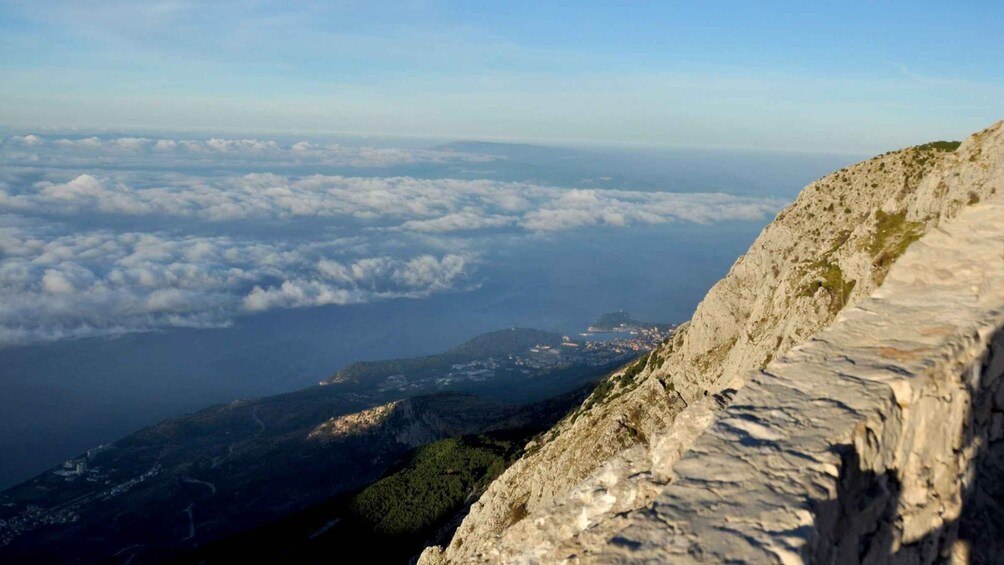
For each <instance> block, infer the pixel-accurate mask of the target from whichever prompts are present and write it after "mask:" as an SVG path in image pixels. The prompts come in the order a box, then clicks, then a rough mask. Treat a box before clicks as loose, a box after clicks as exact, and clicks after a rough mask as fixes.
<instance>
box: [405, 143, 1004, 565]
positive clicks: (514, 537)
mask: <svg viewBox="0 0 1004 565" xmlns="http://www.w3.org/2000/svg"><path fill="white" fill-rule="evenodd" d="M1002 189H1004V125H1002V123H997V124H995V125H993V126H991V127H990V128H988V129H986V130H984V131H982V132H979V133H977V134H975V135H973V136H972V137H970V138H969V139H967V140H966V141H965V142H963V143H962V145H961V146H960V147H958V148H957V149H955V150H952V148H950V147H948V148H945V147H941V146H919V147H914V148H908V149H904V150H901V151H895V152H890V153H887V154H884V155H881V156H878V157H875V158H873V159H870V160H868V161H864V162H862V163H859V164H857V165H854V166H851V167H848V168H846V169H842V170H840V171H837V172H835V173H833V174H831V175H829V176H827V177H824V178H822V179H820V180H818V181H816V182H814V183H812V184H810V185H809V186H807V187H806V188H805V189H804V190H803V191H802V193H801V194H800V195H799V197H798V198H797V199H796V200H795V202H794V203H792V204H791V205H790V206H788V207H787V208H786V209H785V210H783V211H782V212H781V213H780V214H778V216H777V218H776V219H775V220H774V222H772V223H771V224H770V225H769V226H767V227H766V228H765V229H764V231H763V232H762V233H761V234H760V236H759V237H758V238H757V240H756V241H755V242H754V243H753V245H752V246H751V247H750V249H749V251H748V252H747V253H746V255H744V256H743V257H741V258H740V259H739V260H737V261H736V263H735V264H734V265H733V267H732V269H731V270H730V272H729V274H728V275H727V276H726V277H725V278H724V279H722V280H721V281H719V282H718V283H717V284H716V285H715V286H714V287H713V288H712V289H711V290H710V291H709V292H708V294H707V296H706V297H705V298H704V300H703V301H702V302H701V304H700V305H699V306H698V308H697V310H696V311H695V313H694V315H693V317H692V319H691V321H690V323H688V324H685V325H684V326H681V328H680V330H679V331H678V332H677V334H676V336H675V337H674V339H673V340H672V341H671V342H670V343H667V344H665V345H664V346H662V347H660V348H659V349H658V350H656V351H655V352H653V354H652V355H651V356H650V357H648V358H647V359H646V360H645V361H644V363H645V364H644V366H643V368H641V370H640V371H638V367H635V368H634V369H631V370H625V371H621V372H619V373H618V374H615V375H613V376H612V377H611V378H610V381H609V383H608V385H607V386H603V387H599V388H598V390H597V392H596V393H594V395H593V396H592V397H590V398H589V399H587V400H586V401H585V403H584V404H583V406H582V407H581V408H580V409H579V410H578V411H576V412H575V413H573V414H572V415H570V416H569V417H567V418H565V419H564V420H563V421H562V422H560V423H559V424H558V425H557V426H555V428H554V429H553V430H551V432H549V433H548V434H545V436H543V437H542V438H541V440H539V441H538V442H536V443H534V444H532V445H531V446H528V450H527V453H526V454H525V455H524V456H523V458H521V459H520V460H519V461H517V462H516V464H514V465H513V466H512V467H510V469H508V470H507V471H506V472H505V473H504V474H503V475H502V476H501V477H500V478H499V479H497V480H496V481H495V482H494V483H493V484H492V485H491V486H490V487H489V489H488V490H487V492H486V493H485V494H484V495H483V496H482V497H481V499H480V500H479V501H478V502H477V503H476V504H475V505H474V506H473V507H472V509H471V512H470V514H469V515H468V516H467V518H466V519H465V520H464V522H463V523H462V525H461V526H460V528H459V529H458V530H457V532H456V534H455V535H454V538H453V540H452V541H451V543H450V544H449V545H448V546H447V547H446V548H430V549H429V550H427V551H426V552H425V553H424V554H423V556H422V558H421V560H422V562H425V563H434V562H440V561H446V562H464V563H466V562H476V561H517V562H518V561H525V562H534V561H537V560H540V559H543V558H544V556H547V555H551V556H552V557H553V556H554V555H555V554H553V553H552V552H554V551H558V549H559V548H575V547H578V546H579V545H580V544H581V543H582V541H583V540H581V539H580V535H581V534H582V532H584V531H587V530H589V531H591V532H593V533H595V532H596V531H597V527H598V525H599V524H604V525H605V524H606V523H608V522H609V523H615V522H616V521H617V518H616V516H618V515H622V514H625V513H628V512H630V511H633V510H638V509H642V508H647V507H649V506H650V505H651V504H652V502H653V501H654V500H655V499H656V498H657V497H658V496H659V493H661V492H662V491H663V489H664V488H665V486H666V484H667V483H668V481H669V480H670V479H671V477H672V476H673V467H674V464H675V463H676V462H677V460H678V459H679V458H680V457H681V455H682V454H683V453H685V452H686V451H687V449H688V448H689V447H690V446H691V445H692V444H693V442H694V441H695V440H696V438H697V437H699V436H700V434H701V433H702V432H703V431H704V430H705V429H706V428H707V426H708V425H709V424H710V422H712V421H713V419H714V415H715V413H716V412H717V411H718V410H720V409H721V407H722V406H726V405H729V403H730V402H729V401H730V398H731V396H732V394H733V393H734V391H735V390H738V389H742V388H743V387H744V386H745V384H746V381H747V379H748V378H749V375H751V374H752V373H753V372H754V371H756V370H759V369H762V368H764V367H765V366H767V365H768V363H770V362H771V360H773V359H774V358H777V357H780V356H782V355H783V354H785V353H786V352H788V351H789V350H790V349H791V348H792V346H794V345H797V344H800V343H803V342H805V341H806V340H807V339H808V338H810V337H811V336H813V335H814V334H816V333H817V332H819V331H820V330H821V329H823V328H825V327H827V326H828V325H829V324H830V323H831V322H832V321H833V320H834V318H835V316H836V315H837V314H838V313H839V312H840V311H841V310H842V309H844V308H845V307H846V306H847V305H853V304H855V303H856V302H857V301H858V300H860V299H861V298H862V297H866V296H868V295H869V294H870V293H871V292H872V291H873V290H875V289H876V288H877V287H878V286H879V285H881V284H882V282H883V281H884V279H885V277H886V274H887V273H888V271H889V269H890V267H891V266H892V265H893V264H894V263H895V262H896V261H897V260H898V258H899V257H900V256H901V255H902V254H903V252H904V251H905V250H906V249H907V247H909V246H910V245H911V244H912V243H913V242H914V241H916V240H917V239H918V238H920V237H921V236H923V235H924V234H925V233H927V232H929V231H931V230H932V229H934V228H937V227H938V226H939V225H941V224H942V223H944V222H946V221H948V220H950V219H951V218H954V217H955V216H956V215H958V214H959V212H960V211H962V210H963V209H966V208H967V207H969V206H970V205H972V204H975V203H978V202H980V201H985V200H987V199H988V198H991V197H992V196H993V195H994V194H996V193H997V192H999V191H1001V190H1002ZM903 354H909V352H905V353H903ZM634 373H637V374H634ZM628 375H630V376H631V378H627V377H628ZM740 394H741V393H740ZM904 398H905V397H904ZM746 433H748V434H750V435H751V437H756V436H757V435H758V434H761V435H762V434H764V433H767V432H765V431H764V430H757V429H755V427H749V429H747V430H746ZM762 441H768V440H767V439H763V440H762ZM707 464H709V465H714V462H713V461H708V462H707ZM805 519H807V518H806V517H805V516H796V517H795V518H794V522H792V527H797V524H799V523H801V521H804V520H805Z"/></svg>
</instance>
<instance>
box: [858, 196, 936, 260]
mask: <svg viewBox="0 0 1004 565" xmlns="http://www.w3.org/2000/svg"><path fill="white" fill-rule="evenodd" d="M922 235H924V224H923V222H911V221H908V220H907V219H906V210H900V211H899V212H896V213H894V214H887V213H885V212H883V211H882V210H877V211H876V212H875V232H874V233H873V234H872V238H871V241H869V242H868V252H869V253H870V254H871V256H872V258H873V262H872V263H873V264H874V265H875V266H876V267H878V268H880V269H888V268H889V266H891V265H892V264H893V262H895V261H896V259H898V258H899V256H900V255H902V254H903V253H904V252H905V251H906V248H907V247H910V244H911V243H913V242H915V241H917V240H918V239H920V236H922Z"/></svg>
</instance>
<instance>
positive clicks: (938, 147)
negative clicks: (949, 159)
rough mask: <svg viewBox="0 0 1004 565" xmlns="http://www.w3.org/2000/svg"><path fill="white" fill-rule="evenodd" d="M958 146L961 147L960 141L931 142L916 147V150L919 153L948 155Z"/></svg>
mask: <svg viewBox="0 0 1004 565" xmlns="http://www.w3.org/2000/svg"><path fill="white" fill-rule="evenodd" d="M960 145H962V142H961V141H932V142H930V143H925V144H923V145H918V146H917V147H916V149H918V150H920V151H943V152H946V153H948V152H951V151H955V150H956V149H958V148H959V146H960Z"/></svg>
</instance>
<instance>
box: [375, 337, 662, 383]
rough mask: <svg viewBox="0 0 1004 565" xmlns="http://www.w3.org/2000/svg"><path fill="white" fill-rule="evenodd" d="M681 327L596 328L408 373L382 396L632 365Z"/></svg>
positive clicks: (391, 378)
mask: <svg viewBox="0 0 1004 565" xmlns="http://www.w3.org/2000/svg"><path fill="white" fill-rule="evenodd" d="M676 327H677V326H676V325H670V324H640V323H636V322H633V321H631V322H630V323H627V322H625V323H621V324H619V325H616V326H610V327H605V326H602V327H600V326H597V325H593V326H590V327H589V329H588V330H586V331H585V332H583V333H580V334H577V335H575V336H574V337H573V336H568V335H566V336H563V337H562V340H561V343H560V345H551V344H544V343H541V344H538V345H534V346H532V347H530V348H529V349H528V350H527V351H526V352H525V353H522V354H514V355H505V356H491V357H484V358H480V359H475V360H472V361H468V362H465V363H454V364H452V365H451V366H450V370H449V371H447V372H444V373H442V374H438V375H432V376H419V377H417V378H416V376H415V375H409V374H405V373H400V374H395V375H391V376H389V377H387V378H386V379H385V380H384V381H383V382H382V383H381V384H380V386H379V389H380V390H381V391H382V392H388V391H396V392H406V391H410V390H419V389H425V388H427V387H429V386H430V385H433V386H435V388H445V387H450V386H453V385H457V384H461V383H464V382H483V381H487V380H490V379H496V378H500V377H505V376H513V375H522V376H524V377H530V378H532V377H540V378H546V376H547V374H548V372H549V371H551V370H556V369H562V368H568V367H574V366H580V367H601V366H606V365H612V364H616V363H626V362H628V361H630V360H631V359H634V358H635V357H637V356H639V355H642V354H644V353H647V352H648V351H651V350H652V349H654V348H655V347H656V346H657V345H658V344H659V343H661V342H663V341H665V340H666V339H669V338H670V337H672V335H673V332H674V331H676Z"/></svg>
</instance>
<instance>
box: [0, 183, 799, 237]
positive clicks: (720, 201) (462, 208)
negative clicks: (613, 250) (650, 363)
mask: <svg viewBox="0 0 1004 565" xmlns="http://www.w3.org/2000/svg"><path fill="white" fill-rule="evenodd" d="M134 176H135V175H134V174H133V175H119V176H108V175H102V176H96V175H91V174H81V175H78V176H76V177H74V178H72V179H70V180H67V181H62V182H55V181H49V180H46V181H39V182H35V183H32V184H30V185H28V186H24V187H20V188H19V189H13V188H10V187H7V188H4V187H2V186H0V210H6V211H9V212H21V213H32V214H38V213H45V214H59V215H64V216H75V215H79V214H82V213H97V214H112V215H116V214H117V215H128V216H158V217H179V218H187V219H196V220H200V221H204V222H226V221H236V220H254V219H265V220H291V219H296V218H332V219H342V220H352V221H357V222H363V223H367V224H371V225H373V226H380V227H394V228H397V229H401V230H405V231H413V232H423V233H447V232H459V231H471V230H486V229H496V228H510V227H518V228H521V229H523V230H526V231H533V232H540V231H558V230H567V229H574V228H578V227H583V226H598V225H607V226H626V225H630V224H655V223H663V222H670V221H688V222H695V223H708V222H713V221H722V220H756V219H760V218H763V217H764V216H765V215H767V214H769V213H772V212H774V211H776V210H777V209H778V208H779V206H780V203H779V202H778V201H775V200H769V199H762V198H751V197H741V196H732V195H728V194H717V193H696V194H695V193H674V192H640V191H628V190H596V189H588V190H577V189H564V188H555V187H545V186H539V185H533V184H526V183H513V182H497V181H489V180H473V181H472V180H453V179H436V180H428V179H416V178H412V177H391V178H376V177H343V176H324V175H312V176H307V177H303V178H296V177H287V176H282V175H275V174H249V175H243V176H237V177H225V178H222V179H206V178H202V177H194V176H181V175H173V176H172V177H171V178H170V179H166V180H165V181H164V183H163V184H157V185H154V186H151V187H147V188H136V187H135V186H133V185H132V184H130V178H131V177H134Z"/></svg>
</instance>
